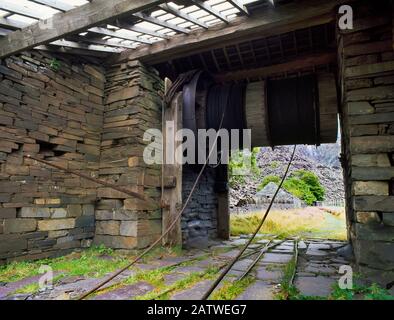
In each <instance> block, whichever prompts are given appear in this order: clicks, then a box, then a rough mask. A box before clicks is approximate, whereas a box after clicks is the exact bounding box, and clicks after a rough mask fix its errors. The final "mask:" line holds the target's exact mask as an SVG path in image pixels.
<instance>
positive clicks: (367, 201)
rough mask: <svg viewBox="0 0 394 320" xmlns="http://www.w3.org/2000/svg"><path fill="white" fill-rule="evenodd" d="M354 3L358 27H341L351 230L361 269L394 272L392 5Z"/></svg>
mask: <svg viewBox="0 0 394 320" xmlns="http://www.w3.org/2000/svg"><path fill="white" fill-rule="evenodd" d="M352 6H353V9H354V16H355V21H354V29H353V30H346V31H341V30H338V45H339V58H340V85H341V89H342V119H341V121H342V126H343V164H344V166H345V181H346V189H347V190H346V193H347V200H348V208H347V209H348V210H347V211H348V213H347V214H348V226H349V235H350V238H351V239H352V242H353V247H354V252H355V256H356V259H357V262H358V264H359V265H360V267H361V269H364V270H366V271H373V270H382V269H383V270H385V271H387V272H386V273H385V274H386V275H390V274H391V275H393V274H394V188H393V187H394V183H393V181H394V52H393V27H392V19H393V18H392V13H391V12H392V8H391V7H390V4H389V3H388V2H386V1H382V2H381V3H379V4H376V3H374V4H369V5H368V4H366V3H365V2H364V3H362V2H360V3H355V4H354V5H352ZM390 271H391V272H390Z"/></svg>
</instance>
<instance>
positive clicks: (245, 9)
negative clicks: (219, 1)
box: [227, 0, 249, 15]
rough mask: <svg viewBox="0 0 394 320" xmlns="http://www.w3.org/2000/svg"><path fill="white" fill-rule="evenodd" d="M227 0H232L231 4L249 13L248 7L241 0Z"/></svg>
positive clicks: (228, 0) (230, 0)
mask: <svg viewBox="0 0 394 320" xmlns="http://www.w3.org/2000/svg"><path fill="white" fill-rule="evenodd" d="M227 2H230V3H231V5H232V6H233V7H235V8H237V9H238V10H239V11H240V12H241V13H244V14H246V15H249V11H248V9H247V8H246V7H245V6H244V5H243V4H242V3H241V2H240V1H239V0H227Z"/></svg>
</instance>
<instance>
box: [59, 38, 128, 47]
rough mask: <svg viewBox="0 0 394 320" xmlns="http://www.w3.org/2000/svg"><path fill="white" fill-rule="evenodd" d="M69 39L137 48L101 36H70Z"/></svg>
mask: <svg viewBox="0 0 394 320" xmlns="http://www.w3.org/2000/svg"><path fill="white" fill-rule="evenodd" d="M67 39H70V40H71V41H75V42H87V43H92V44H101V45H103V46H109V47H116V48H127V49H135V47H134V46H132V45H128V44H125V43H121V42H118V43H117V42H112V41H108V40H103V39H99V38H89V37H87V36H83V37H82V36H71V37H68V38H67Z"/></svg>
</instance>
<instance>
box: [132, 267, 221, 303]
mask: <svg viewBox="0 0 394 320" xmlns="http://www.w3.org/2000/svg"><path fill="white" fill-rule="evenodd" d="M218 272H219V268H215V267H212V268H208V269H207V270H206V271H204V272H192V273H190V274H188V275H185V278H183V279H180V280H178V281H176V282H174V283H173V284H172V285H170V286H159V287H157V288H155V289H154V290H152V291H151V292H149V293H147V294H145V295H143V296H139V297H135V298H134V299H135V300H169V299H170V296H171V294H174V293H175V292H178V291H181V290H186V289H188V288H191V287H192V286H193V285H195V284H196V283H198V282H201V281H203V280H209V279H213V278H214V277H215V276H216V274H217V273H218Z"/></svg>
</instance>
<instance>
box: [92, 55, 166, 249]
mask: <svg viewBox="0 0 394 320" xmlns="http://www.w3.org/2000/svg"><path fill="white" fill-rule="evenodd" d="M106 78H107V85H106V88H105V95H106V100H105V110H104V125H103V133H102V141H101V161H100V168H99V177H100V179H104V180H107V181H109V182H112V183H114V184H116V185H118V186H122V187H127V188H128V189H130V190H133V191H135V192H138V193H140V194H141V195H145V196H147V197H148V198H149V199H151V200H150V201H148V202H143V201H141V200H138V199H136V198H131V197H130V196H128V195H127V194H123V193H121V192H117V191H114V190H112V189H110V188H99V189H98V198H99V201H98V203H97V207H96V209H97V210H96V219H97V222H96V235H95V240H94V241H95V242H96V243H104V244H105V245H107V246H109V247H112V248H116V249H139V248H144V247H146V246H148V245H149V244H150V243H151V242H152V241H154V240H155V239H157V238H158V237H159V236H160V235H161V209H160V206H159V204H160V186H161V178H160V177H161V166H160V165H147V164H146V163H145V162H144V159H143V152H144V148H145V147H146V146H147V145H148V143H150V142H149V141H143V135H144V132H145V131H146V130H147V129H155V128H156V129H161V98H160V95H159V94H160V92H163V84H162V81H161V80H160V78H159V77H158V74H157V72H156V71H155V70H153V69H150V68H149V69H148V68H146V67H144V66H143V65H142V64H140V63H139V62H138V61H129V62H128V63H124V64H120V65H116V66H113V67H111V68H109V69H108V70H107V74H106ZM157 147H158V148H160V147H161V146H160V144H158V145H157Z"/></svg>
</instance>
